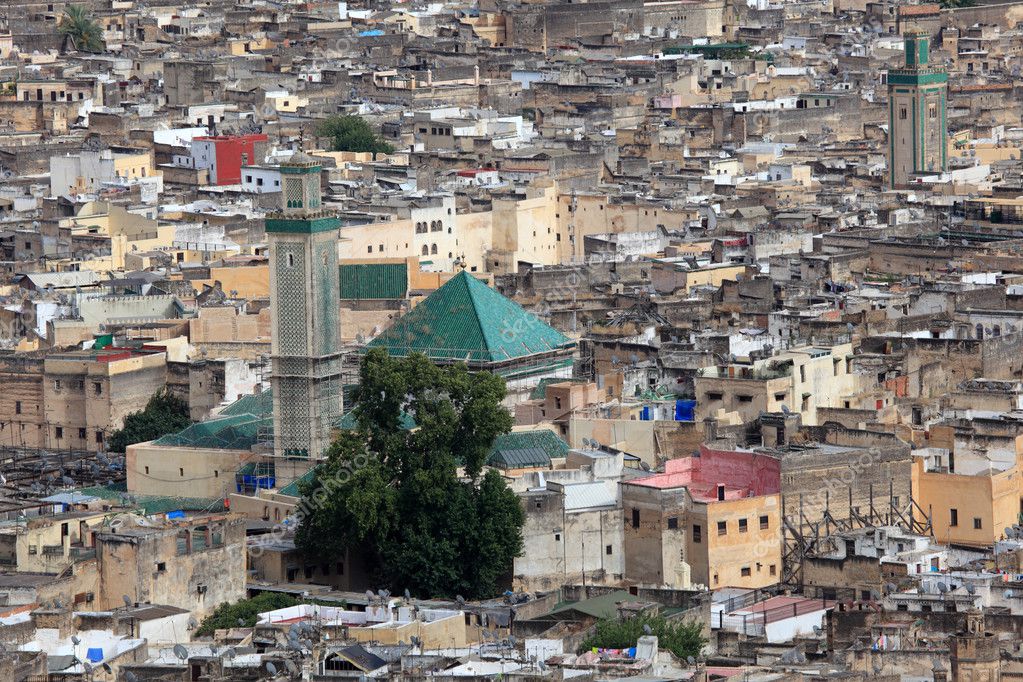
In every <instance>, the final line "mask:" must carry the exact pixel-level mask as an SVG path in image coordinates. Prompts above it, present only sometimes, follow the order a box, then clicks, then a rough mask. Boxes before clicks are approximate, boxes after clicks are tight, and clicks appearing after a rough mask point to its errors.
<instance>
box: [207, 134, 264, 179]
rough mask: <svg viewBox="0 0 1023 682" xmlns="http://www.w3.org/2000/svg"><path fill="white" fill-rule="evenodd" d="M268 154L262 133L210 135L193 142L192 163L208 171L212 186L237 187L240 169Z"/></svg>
mask: <svg viewBox="0 0 1023 682" xmlns="http://www.w3.org/2000/svg"><path fill="white" fill-rule="evenodd" d="M266 152H267V137H266V135H265V134H264V133H252V134H250V135H213V136H204V137H196V138H194V139H193V140H192V164H193V165H194V166H195V167H196V168H205V169H206V170H208V171H209V172H210V184H211V185H237V184H240V183H241V181H242V166H248V165H253V164H258V163H262V162H263V159H264V158H265V157H266Z"/></svg>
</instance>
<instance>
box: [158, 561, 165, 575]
mask: <svg viewBox="0 0 1023 682" xmlns="http://www.w3.org/2000/svg"><path fill="white" fill-rule="evenodd" d="M166 570H167V563H166V562H164V561H161V562H160V563H158V564H157V565H156V572H157V573H163V572H164V571H166Z"/></svg>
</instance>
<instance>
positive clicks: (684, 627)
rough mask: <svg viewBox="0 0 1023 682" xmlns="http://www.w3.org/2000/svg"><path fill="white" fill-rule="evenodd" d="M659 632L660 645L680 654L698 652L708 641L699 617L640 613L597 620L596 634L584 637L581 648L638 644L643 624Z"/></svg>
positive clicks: (696, 654) (689, 654)
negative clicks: (675, 616) (694, 618)
mask: <svg viewBox="0 0 1023 682" xmlns="http://www.w3.org/2000/svg"><path fill="white" fill-rule="evenodd" d="M644 625H647V626H649V627H650V633H651V634H652V635H656V636H657V645H658V646H659V647H661V648H662V649H667V650H668V651H670V652H671V653H673V654H675V656H677V657H678V658H682V659H684V658H686V657H687V656H699V655H700V652H701V651H702V650H703V647H704V645H705V644H706V643H707V639H706V637H704V636H703V626H702V625H701V624H700V623H699V622H697V621H687V620H681V619H672V620H669V619H667V618H665V617H664V616H652V615H647V614H643V615H639V616H635V617H633V618H605V619H602V620H599V621H597V625H596V627H595V630H594V632H593V634H591V635H590V636H589V637H587V638H586V639H585V640H583V643H582V645H580V647H579V650H580V651H588V650H590V649H593V648H594V647H596V648H598V649H627V648H628V647H633V646H636V642H637V641H638V640H639V638H640V637H642V636H643V635H645V634H646V632H645V630H644V629H643V626H644Z"/></svg>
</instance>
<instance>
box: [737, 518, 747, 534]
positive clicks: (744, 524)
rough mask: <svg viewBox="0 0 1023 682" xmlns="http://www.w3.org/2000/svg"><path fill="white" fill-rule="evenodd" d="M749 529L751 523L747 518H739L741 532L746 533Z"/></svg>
mask: <svg viewBox="0 0 1023 682" xmlns="http://www.w3.org/2000/svg"><path fill="white" fill-rule="evenodd" d="M747 530H749V524H748V523H747V522H746V519H739V532H740V533H745V532H746V531H747Z"/></svg>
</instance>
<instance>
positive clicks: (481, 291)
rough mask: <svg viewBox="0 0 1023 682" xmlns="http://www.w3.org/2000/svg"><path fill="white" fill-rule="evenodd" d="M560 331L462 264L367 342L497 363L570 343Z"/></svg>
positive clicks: (393, 350) (397, 350)
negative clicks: (443, 281) (467, 270)
mask: <svg viewBox="0 0 1023 682" xmlns="http://www.w3.org/2000/svg"><path fill="white" fill-rule="evenodd" d="M572 345H573V342H572V341H571V340H570V339H569V338H568V337H566V336H565V335H564V334H562V333H561V332H559V331H557V330H556V329H554V328H553V327H551V326H550V325H548V324H546V323H545V322H543V321H541V320H540V319H539V318H537V317H536V316H535V315H533V314H532V313H528V312H526V311H525V310H523V309H522V307H521V306H519V305H518V304H517V303H515V302H514V301H510V300H509V299H507V298H505V297H504V296H502V295H501V294H499V293H497V292H496V291H494V290H493V289H491V288H490V287H488V286H487V285H486V284H484V283H483V282H481V281H479V280H478V279H476V278H475V277H473V276H472V275H470V274H468V273H467V272H465V271H464V270H463V271H462V272H460V273H458V274H457V275H455V276H454V277H452V278H451V279H450V280H448V282H447V283H445V284H444V286H442V287H441V288H440V289H437V291H435V292H433V293H432V294H430V295H429V296H427V297H426V300H425V301H423V302H422V303H420V304H419V305H417V306H416V307H415V308H413V309H412V310H411V311H409V312H408V313H406V314H405V315H403V316H402V317H400V318H399V319H398V320H397V322H395V323H394V324H393V325H392V326H391V327H389V328H388V329H387V330H385V331H384V333H382V334H381V335H380V336H378V337H377V338H375V339H373V340H372V341H371V342H370V343H369V347H371V348H374V347H383V348H386V349H387V350H388V352H389V353H390V354H391V355H394V356H398V357H401V356H404V355H407V354H409V353H411V352H420V353H424V354H425V355H426V356H427V357H429V358H431V359H434V360H463V361H466V362H469V363H477V364H479V363H500V362H505V361H508V360H515V359H518V358H525V357H529V356H531V355H536V354H539V353H547V352H550V351H553V350H558V349H562V348H571V347H572Z"/></svg>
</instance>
